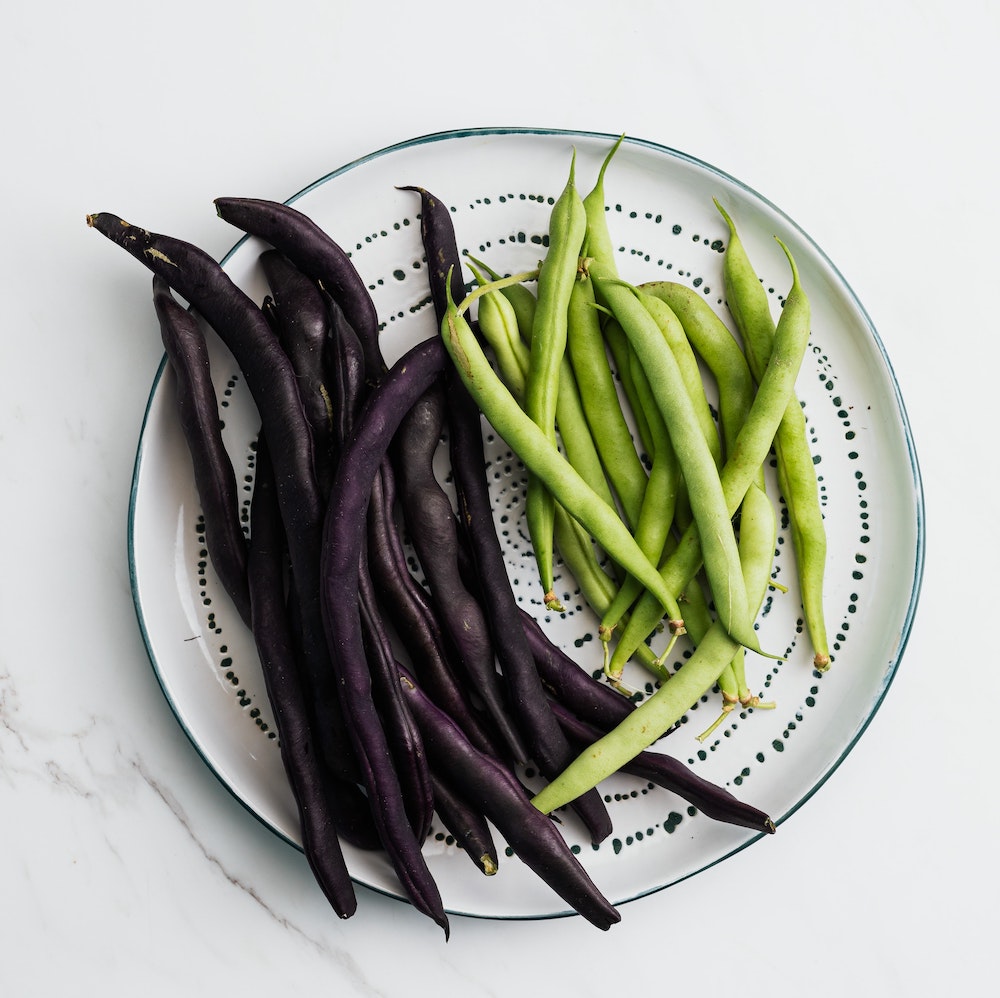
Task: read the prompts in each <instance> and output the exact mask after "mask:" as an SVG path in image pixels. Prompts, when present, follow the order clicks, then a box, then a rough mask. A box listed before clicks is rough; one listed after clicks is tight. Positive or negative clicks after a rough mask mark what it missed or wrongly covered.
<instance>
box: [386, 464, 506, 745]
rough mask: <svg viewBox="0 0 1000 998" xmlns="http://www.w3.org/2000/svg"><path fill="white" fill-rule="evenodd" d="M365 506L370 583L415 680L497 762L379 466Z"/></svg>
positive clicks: (389, 480) (389, 477)
mask: <svg viewBox="0 0 1000 998" xmlns="http://www.w3.org/2000/svg"><path fill="white" fill-rule="evenodd" d="M387 472H388V473H387ZM371 503H372V510H373V512H372V513H371V514H370V515H369V517H368V538H369V542H368V550H369V560H370V562H371V570H372V578H373V581H374V582H375V584H376V587H377V588H378V595H379V598H380V600H381V602H382V604H383V605H384V606H386V607H388V608H389V610H390V612H391V616H392V621H393V624H394V625H395V627H396V630H397V632H398V633H399V635H400V638H401V640H402V642H403V644H404V645H405V647H406V650H407V652H408V653H409V655H410V658H411V666H412V668H413V671H414V672H415V673H416V676H417V679H418V680H419V682H420V683H421V684H422V686H423V687H424V689H425V690H426V691H427V692H428V694H429V695H430V697H431V699H432V700H433V701H434V702H435V703H436V704H437V705H438V706H439V707H441V708H442V709H443V710H445V711H447V712H448V714H449V715H450V716H451V717H452V718H454V720H455V721H456V723H457V724H458V725H459V727H461V729H462V730H463V731H464V732H465V733H466V735H467V736H468V738H469V740H470V741H471V742H472V743H473V744H474V745H475V746H476V748H478V749H479V750H480V751H482V752H486V753H487V754H488V755H492V756H494V757H495V758H500V755H501V753H500V750H499V748H498V747H497V746H496V744H495V743H494V740H493V738H492V736H491V735H490V734H488V733H487V731H486V729H485V727H484V726H483V723H482V722H481V721H480V719H479V716H478V714H477V712H476V709H475V708H474V707H473V706H472V705H471V703H470V702H469V700H468V697H467V696H466V694H465V690H464V688H463V687H462V686H461V685H460V684H459V682H458V680H457V678H456V670H455V669H454V668H453V667H452V664H451V658H450V656H449V653H448V650H447V646H446V642H445V638H444V634H443V633H442V631H441V625H440V623H439V621H438V619H437V616H436V615H435V613H434V609H433V607H432V606H431V604H430V601H429V598H428V596H427V593H426V590H424V588H423V587H422V586H421V585H420V583H419V582H417V580H416V579H415V578H413V575H412V574H411V572H410V569H409V566H408V564H407V561H406V553H405V551H404V550H403V544H402V540H401V538H400V535H399V530H398V528H397V525H396V523H395V520H394V515H393V509H394V507H395V478H394V475H393V474H392V469H391V468H387V465H386V463H385V462H383V464H382V467H381V468H380V469H379V475H378V477H377V478H376V479H375V484H374V488H373V489H372V500H371ZM376 507H377V510H378V511H377V512H375V509H376Z"/></svg>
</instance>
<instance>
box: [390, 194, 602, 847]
mask: <svg viewBox="0 0 1000 998" xmlns="http://www.w3.org/2000/svg"><path fill="white" fill-rule="evenodd" d="M407 189H408V190H416V191H418V192H419V194H420V201H421V212H420V233H421V238H422V240H423V243H424V253H425V256H426V257H427V261H428V267H429V269H430V285H431V297H432V299H433V301H434V307H435V312H436V314H437V319H438V322H439V323H440V322H441V321H442V319H443V318H444V314H445V311H446V310H447V303H448V279H449V274H450V275H451V276H450V279H451V296H452V298H453V299H454V300H456V301H458V300H460V298H461V295H462V294H463V293H464V286H463V285H462V283H461V277H460V274H461V269H462V267H461V256H460V254H459V251H458V244H457V241H456V237H455V230H454V226H453V225H452V221H451V213H450V211H449V210H448V208H447V206H446V205H445V204H444V203H443V202H441V201H440V200H438V199H437V198H436V197H434V195H433V194H431V193H430V192H428V191H426V190H424V189H423V188H407ZM456 295H458V296H459V297H458V298H455V296H456ZM447 391H448V404H449V413H448V416H449V418H448V425H449V427H450V434H449V440H450V453H451V465H452V471H453V474H454V478H455V486H456V492H457V494H458V501H459V516H460V520H461V522H462V524H463V526H464V529H465V535H466V538H467V540H468V544H469V549H470V552H471V554H472V561H473V564H474V567H475V573H476V577H477V579H478V590H479V596H480V600H481V602H482V606H483V611H484V613H485V615H486V618H487V620H488V621H489V628H490V630H491V633H492V637H493V644H494V646H495V648H496V655H497V658H498V660H499V663H500V668H501V673H502V675H503V677H504V680H505V683H506V687H507V690H508V694H509V700H510V705H511V706H510V709H511V711H512V713H513V715H514V717H515V719H516V721H517V725H518V730H519V731H520V732H521V734H522V736H523V737H524V739H525V741H526V742H527V744H528V749H529V752H530V754H531V758H532V759H533V760H534V762H535V764H536V765H537V766H538V769H539V771H540V772H541V774H542V775H543V776H544V777H545V778H546V779H550V780H551V779H555V778H556V777H557V776H558V775H559V774H560V773H561V772H562V771H563V770H564V769H565V768H566V767H567V766H568V765H569V764H570V763H571V762H572V761H573V759H574V758H575V755H576V753H575V752H574V751H573V748H572V746H571V745H570V743H569V741H568V739H567V738H566V737H565V735H564V734H563V732H562V729H561V728H560V727H559V724H558V723H557V721H556V719H555V718H554V717H553V716H552V712H551V710H550V709H549V705H548V700H547V698H546V697H545V695H544V691H543V689H542V683H541V680H540V678H539V676H538V670H537V668H536V666H535V661H534V658H533V656H532V654H531V648H530V647H529V645H528V642H527V639H526V638H525V636H524V633H523V631H522V628H521V622H520V612H521V611H520V608H519V607H518V605H517V601H516V600H515V598H514V593H513V590H512V589H511V585H510V578H509V576H508V574H507V566H506V562H505V561H504V556H503V551H502V549H501V546H500V541H499V538H498V537H497V533H496V525H495V523H494V520H493V507H492V503H491V501H490V495H489V486H488V484H487V480H486V455H485V451H484V448H483V435H482V417H481V415H480V412H479V407H478V406H477V405H476V403H475V402H474V400H473V399H472V396H471V395H470V394H469V393H468V391H467V390H466V389H465V387H464V385H463V384H462V382H461V381H460V379H459V378H458V377H457V376H456V375H455V373H454V371H452V372H451V378H450V381H449V383H448V390H447ZM573 810H574V811H575V812H576V813H577V814H578V816H579V817H580V819H581V820H582V821H583V822H584V824H585V825H586V826H587V829H588V831H589V832H590V836H591V839H592V841H593V842H594V843H595V844H597V843H598V842H601V841H603V840H604V839H605V838H607V836H608V835H610V834H611V818H610V816H609V815H608V811H607V808H606V807H605V805H604V802H603V801H602V800H601V797H600V794H598V793H597V792H596V791H594V790H591V791H589V792H588V793H586V794H584V795H583V796H582V797H580V798H579V799H578V800H576V801H574V802H573Z"/></svg>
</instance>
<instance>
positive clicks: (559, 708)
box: [553, 703, 775, 834]
mask: <svg viewBox="0 0 1000 998" xmlns="http://www.w3.org/2000/svg"><path fill="white" fill-rule="evenodd" d="M553 710H554V712H555V714H556V716H557V717H558V718H559V723H560V724H562V725H563V727H564V729H565V730H566V732H567V733H568V734H569V735H570V737H571V738H572V739H573V740H574V741H575V742H576V743H577V744H578V745H579V746H581V747H583V746H587V745H593V743H594V742H595V741H597V740H598V739H599V738H600V737H601V735H602V734H603V732H601V731H600V730H598V729H597V728H595V727H593V726H592V725H590V724H587V723H586V722H585V721H581V720H580V719H579V718H578V717H576V716H575V715H574V714H573V712H572V711H571V710H569V709H568V708H566V707H564V706H563V705H562V704H559V703H553ZM621 771H622V772H623V773H628V774H629V775H631V776H637V777H639V778H640V779H643V780H647V781H648V782H650V783H655V784H656V785H657V786H660V787H663V788H664V789H665V790H670V791H671V792H673V793H675V794H677V795H678V796H679V797H683V798H684V800H686V801H687V802H688V803H689V804H693V805H694V806H695V807H696V808H698V810H699V811H701V812H702V813H703V814H705V815H707V816H708V817H709V818H714V819H715V820H716V821H723V822H726V823H728V824H731V825H739V826H741V827H743V828H752V829H754V830H755V831H758V832H767V833H768V834H771V833H773V832H774V830H775V827H774V822H773V821H771V819H770V818H769V817H768V816H767V815H766V814H765V813H764V812H763V811H760V810H758V809H757V808H755V807H753V806H752V805H750V804H744V803H743V801H741V800H739V798H737V797H734V796H733V795H732V794H731V793H730V792H729V791H728V790H726V789H724V788H723V787H720V786H717V785H716V784H714V783H712V782H710V781H709V780H706V779H703V778H702V777H700V776H697V775H696V774H695V773H693V772H691V770H690V769H688V767H687V766H685V765H684V763H682V762H680V761H679V760H677V759H674V758H673V757H672V756H669V755H664V754H663V753H661V752H651V751H649V750H646V751H643V752H640V753H639V754H638V755H637V756H636V757H635V758H634V759H633V760H632V761H631V762H628V763H626V764H625V765H624V766H623V767H622V769H621Z"/></svg>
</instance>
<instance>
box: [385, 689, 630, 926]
mask: <svg viewBox="0 0 1000 998" xmlns="http://www.w3.org/2000/svg"><path fill="white" fill-rule="evenodd" d="M400 682H401V683H402V686H403V689H404V690H405V691H406V694H407V697H408V699H409V702H410V704H411V708H412V710H413V715H414V717H415V718H416V719H417V723H418V724H419V725H420V729H421V731H422V732H423V735H424V744H425V745H426V746H427V751H428V753H429V754H430V756H431V760H432V763H433V764H434V765H436V766H441V767H444V768H446V771H447V773H448V775H449V778H450V779H451V781H452V783H453V784H454V786H455V788H456V789H457V790H458V791H460V792H461V793H462V795H463V797H464V798H465V799H466V800H467V801H468V802H469V804H470V805H472V806H473V807H475V808H477V809H478V810H481V811H482V813H483V814H484V815H485V817H486V818H487V819H489V821H491V822H492V823H493V825H494V826H495V827H496V828H497V829H498V830H499V832H500V833H501V834H502V835H503V836H504V838H505V839H506V840H507V844H508V845H509V846H510V848H511V849H512V850H513V852H514V854H515V855H516V856H518V858H519V859H520V860H521V861H522V862H523V863H524V864H525V866H527V867H528V868H529V869H531V870H532V871H533V872H534V873H536V874H537V875H538V876H539V877H540V878H541V879H542V880H543V881H544V882H545V883H547V884H548V885H549V886H550V887H551V888H552V889H553V890H554V891H555V892H556V893H557V894H558V895H559V896H560V897H561V898H562V899H563V900H564V901H565V902H566V903H567V904H569V905H570V907H571V908H573V910H574V911H576V912H578V913H579V914H581V915H583V917H584V918H586V919H587V920H588V921H589V922H591V923H592V924H593V925H595V926H597V928H599V929H603V930H606V929H609V928H610V927H611V926H612V925H614V924H615V923H616V922H618V921H620V919H621V916H620V915H619V914H618V912H617V911H616V910H615V908H614V906H613V905H612V904H611V903H610V902H609V901H608V900H607V898H605V897H604V896H603V895H602V894H601V892H600V891H599V890H598V888H597V887H596V885H595V884H594V882H593V880H591V878H590V875H589V874H588V873H587V871H586V870H585V869H584V868H583V866H582V865H581V863H580V861H579V860H578V859H577V858H576V856H574V855H573V852H572V850H571V849H570V848H569V846H568V845H567V844H566V840H565V839H564V838H563V837H562V834H561V833H560V831H559V829H558V826H557V825H556V824H555V823H554V822H553V821H552V819H551V818H549V817H547V816H546V815H543V814H542V813H541V812H540V811H539V810H538V809H537V808H535V807H534V806H533V805H532V803H531V799H530V797H529V796H528V794H527V792H526V791H525V789H524V787H522V786H521V784H520V782H519V781H518V780H517V778H516V777H515V776H514V775H513V773H512V772H511V771H510V770H509V769H508V768H507V767H505V766H503V765H501V764H499V763H497V762H496V761H495V760H493V759H491V758H489V757H488V756H485V755H483V754H482V753H481V752H479V751H477V750H476V749H475V748H474V747H473V746H472V745H471V744H470V743H469V741H468V739H467V738H466V737H465V736H464V735H463V734H462V731H461V729H460V728H459V727H458V726H457V725H456V724H455V723H454V722H453V721H452V720H451V718H449V717H448V715H447V714H445V713H444V712H443V711H442V710H440V709H438V708H437V707H435V706H434V704H433V703H432V702H431V700H430V698H429V697H427V696H426V695H425V694H424V693H423V691H422V690H421V689H420V688H419V687H418V686H417V684H416V682H415V681H414V679H413V677H412V676H410V675H408V674H406V672H405V671H404V670H402V669H401V670H400Z"/></svg>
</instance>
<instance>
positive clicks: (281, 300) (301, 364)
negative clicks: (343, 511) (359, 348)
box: [260, 249, 334, 495]
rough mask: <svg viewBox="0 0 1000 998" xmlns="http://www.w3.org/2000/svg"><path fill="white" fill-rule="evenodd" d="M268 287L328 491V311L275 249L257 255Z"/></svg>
mask: <svg viewBox="0 0 1000 998" xmlns="http://www.w3.org/2000/svg"><path fill="white" fill-rule="evenodd" d="M260 263H261V267H262V268H263V271H264V275H265V277H266V278H267V283H268V285H269V286H270V288H271V302H272V306H273V308H272V314H273V317H274V323H273V324H272V325H273V328H275V329H276V331H277V335H278V340H279V342H280V343H281V345H282V347H283V348H284V351H285V353H286V354H288V358H289V360H290V361H291V362H292V368H293V369H294V371H295V375H296V377H297V378H298V382H299V394H300V395H301V397H302V404H303V406H304V408H305V412H306V418H307V419H308V421H309V427H310V429H311V430H312V436H313V455H314V461H315V466H316V480H317V483H318V484H319V487H320V491H321V492H322V493H323V494H324V495H325V494H327V493H328V492H329V489H330V481H331V480H332V478H333V462H334V447H333V439H332V438H333V427H332V425H331V420H332V416H331V412H330V391H329V386H328V385H327V383H326V368H325V357H326V351H327V341H328V339H329V337H330V335H331V325H332V318H331V310H330V303H329V300H328V298H327V296H326V295H324V294H323V292H322V291H320V290H319V288H318V287H317V286H316V285H315V284H314V283H313V281H311V280H310V279H309V278H308V277H306V276H305V274H303V273H302V272H301V271H300V270H299V269H298V268H297V267H296V266H295V265H294V264H293V263H292V262H291V261H290V260H289V259H288V258H287V257H286V256H284V254H282V253H280V252H279V251H278V250H273V249H271V250H266V251H265V252H263V253H261V255H260Z"/></svg>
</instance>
